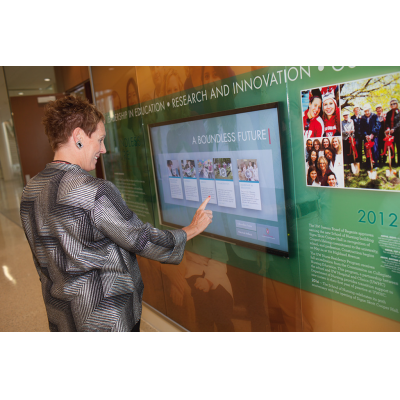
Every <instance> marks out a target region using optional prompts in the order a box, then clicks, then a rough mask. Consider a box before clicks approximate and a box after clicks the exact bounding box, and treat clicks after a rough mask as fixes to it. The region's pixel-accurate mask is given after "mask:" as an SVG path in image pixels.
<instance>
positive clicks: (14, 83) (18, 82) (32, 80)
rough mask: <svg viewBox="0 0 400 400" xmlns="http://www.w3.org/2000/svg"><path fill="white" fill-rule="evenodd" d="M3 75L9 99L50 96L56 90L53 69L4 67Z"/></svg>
mask: <svg viewBox="0 0 400 400" xmlns="http://www.w3.org/2000/svg"><path fill="white" fill-rule="evenodd" d="M4 73H5V76H6V81H7V88H8V93H9V96H10V97H13V96H21V95H20V94H19V93H23V95H22V96H31V95H40V94H52V93H55V91H56V89H57V83H56V77H55V73H54V67H4ZM46 78H47V79H50V81H49V82H46V81H45V79H46Z"/></svg>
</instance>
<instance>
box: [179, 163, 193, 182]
mask: <svg viewBox="0 0 400 400" xmlns="http://www.w3.org/2000/svg"><path fill="white" fill-rule="evenodd" d="M181 165H182V173H183V177H184V178H196V168H195V162H194V160H182V161H181Z"/></svg>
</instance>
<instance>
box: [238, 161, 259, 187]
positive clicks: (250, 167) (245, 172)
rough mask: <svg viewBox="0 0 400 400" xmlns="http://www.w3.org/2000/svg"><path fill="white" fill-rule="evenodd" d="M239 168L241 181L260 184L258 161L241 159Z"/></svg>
mask: <svg viewBox="0 0 400 400" xmlns="http://www.w3.org/2000/svg"><path fill="white" fill-rule="evenodd" d="M237 166H238V175H239V180H240V181H251V182H259V177H258V167H257V160H256V159H239V160H237Z"/></svg>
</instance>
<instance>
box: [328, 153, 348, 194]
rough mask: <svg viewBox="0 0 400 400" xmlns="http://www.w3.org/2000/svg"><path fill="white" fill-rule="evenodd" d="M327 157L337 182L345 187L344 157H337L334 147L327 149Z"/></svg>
mask: <svg viewBox="0 0 400 400" xmlns="http://www.w3.org/2000/svg"><path fill="white" fill-rule="evenodd" d="M325 158H326V159H327V160H328V162H329V169H330V170H331V171H332V172H333V173H334V174H335V179H336V181H335V183H337V185H338V186H340V187H343V183H344V176H343V159H341V158H340V157H339V159H338V158H337V157H336V153H335V151H334V150H332V149H326V150H325Z"/></svg>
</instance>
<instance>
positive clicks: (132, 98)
mask: <svg viewBox="0 0 400 400" xmlns="http://www.w3.org/2000/svg"><path fill="white" fill-rule="evenodd" d="M137 103H139V99H138V96H137V93H136V90H135V88H134V87H133V84H132V83H130V84H129V86H128V107H129V106H133V105H134V104H137Z"/></svg>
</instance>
